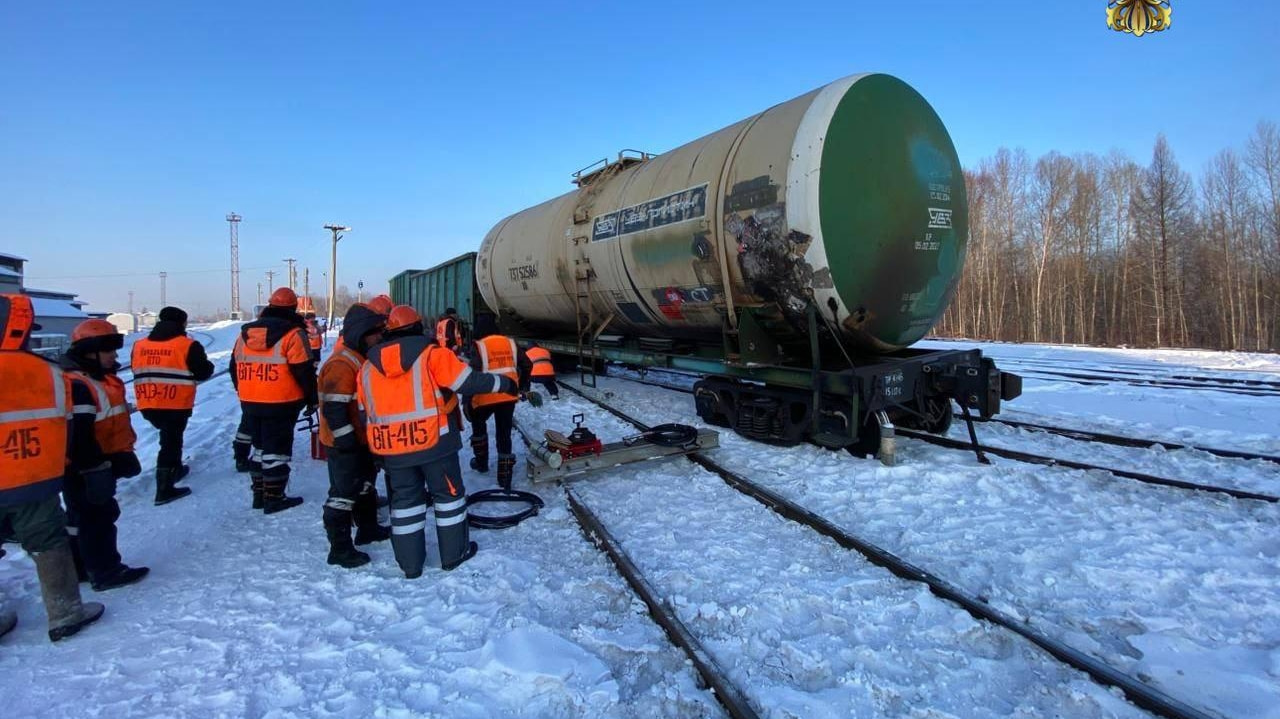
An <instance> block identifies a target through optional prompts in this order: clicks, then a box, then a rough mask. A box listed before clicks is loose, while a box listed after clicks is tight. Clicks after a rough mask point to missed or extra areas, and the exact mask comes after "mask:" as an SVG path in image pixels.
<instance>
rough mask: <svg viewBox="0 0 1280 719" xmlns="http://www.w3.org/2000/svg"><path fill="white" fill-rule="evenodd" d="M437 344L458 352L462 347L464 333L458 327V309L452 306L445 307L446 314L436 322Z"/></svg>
mask: <svg viewBox="0 0 1280 719" xmlns="http://www.w3.org/2000/svg"><path fill="white" fill-rule="evenodd" d="M436 344H438V345H440V346H441V347H443V348H445V349H447V350H450V351H452V352H457V351H458V350H460V349H462V334H461V332H460V330H459V327H458V311H457V310H456V309H454V308H452V307H448V308H446V309H445V311H444V314H443V315H441V316H440V319H439V321H437V322H436Z"/></svg>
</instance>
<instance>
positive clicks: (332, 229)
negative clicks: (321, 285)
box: [324, 224, 351, 327]
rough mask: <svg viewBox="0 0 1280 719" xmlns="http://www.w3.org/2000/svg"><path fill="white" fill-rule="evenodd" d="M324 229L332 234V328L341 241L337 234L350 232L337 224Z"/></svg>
mask: <svg viewBox="0 0 1280 719" xmlns="http://www.w3.org/2000/svg"><path fill="white" fill-rule="evenodd" d="M324 228H325V229H326V230H328V231H329V232H332V233H333V253H332V254H331V255H330V258H329V326H330V327H332V326H333V301H334V296H335V295H337V293H338V240H341V239H342V235H339V234H338V233H339V232H350V231H351V228H350V227H343V226H342V225H338V224H331V225H325V226H324Z"/></svg>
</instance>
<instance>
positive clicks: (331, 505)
mask: <svg viewBox="0 0 1280 719" xmlns="http://www.w3.org/2000/svg"><path fill="white" fill-rule="evenodd" d="M386 324H387V318H386V317H385V316H384V315H380V314H378V313H377V312H374V311H373V310H371V309H369V308H368V307H366V306H365V305H362V304H355V305H352V306H351V308H350V309H348V310H347V314H346V317H345V318H343V321H342V339H343V344H342V346H341V347H334V350H333V354H331V355H329V359H327V360H325V363H324V364H323V365H322V366H321V367H320V380H319V381H320V441H321V442H322V443H324V446H325V447H326V450H325V458H326V460H327V462H328V466H329V498H328V500H326V501H325V503H324V529H325V534H326V535H328V537H329V560H328V561H329V564H335V565H338V566H340V567H346V568H347V569H352V568H355V567H359V566H361V565H364V564H368V563H369V555H368V554H365V553H364V552H361V551H360V550H358V549H356V545H364V544H369V543H371V542H381V541H383V540H386V539H389V538H390V537H391V530H390V529H388V528H386V527H382V526H381V525H379V524H378V491H377V490H376V489H375V488H374V480H375V479H376V478H377V476H378V467H377V466H376V465H375V464H374V461H373V454H372V453H370V452H369V445H368V442H367V440H366V438H365V433H364V420H363V418H361V416H360V410H359V406H358V404H357V402H356V378H357V377H358V376H359V374H360V367H361V366H362V365H363V364H364V358H365V354H367V353H368V351H369V348H370V347H371V346H373V345H375V344H377V343H379V342H381V341H382V332H383V330H384V329H386ZM353 523H354V524H355V527H356V537H355V542H354V543H352V541H351V526H352V524H353Z"/></svg>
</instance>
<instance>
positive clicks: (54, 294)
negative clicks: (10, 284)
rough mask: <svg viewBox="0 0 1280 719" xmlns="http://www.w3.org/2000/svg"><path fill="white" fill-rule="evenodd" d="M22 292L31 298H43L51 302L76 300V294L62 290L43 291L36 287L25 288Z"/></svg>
mask: <svg viewBox="0 0 1280 719" xmlns="http://www.w3.org/2000/svg"><path fill="white" fill-rule="evenodd" d="M22 291H23V293H24V294H27V295H30V296H31V297H43V298H45V299H49V300H74V299H75V298H76V293H75V292H63V291H62V290H41V289H36V288H35V287H24V288H23V289H22Z"/></svg>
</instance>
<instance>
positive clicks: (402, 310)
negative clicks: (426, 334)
mask: <svg viewBox="0 0 1280 719" xmlns="http://www.w3.org/2000/svg"><path fill="white" fill-rule="evenodd" d="M414 324H419V325H420V324H422V317H421V316H419V315H418V311H417V310H415V309H414V308H412V307H410V306H409V305H396V306H395V307H392V308H391V312H390V315H389V316H388V317H387V331H388V332H395V331H396V330H402V329H404V328H406V327H409V326H412V325H414Z"/></svg>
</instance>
